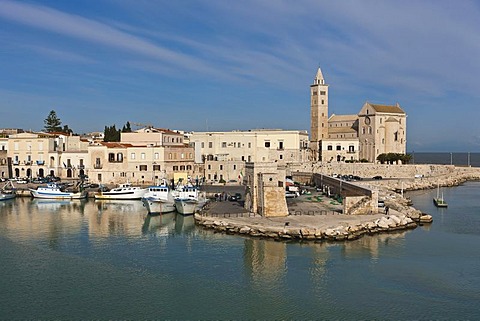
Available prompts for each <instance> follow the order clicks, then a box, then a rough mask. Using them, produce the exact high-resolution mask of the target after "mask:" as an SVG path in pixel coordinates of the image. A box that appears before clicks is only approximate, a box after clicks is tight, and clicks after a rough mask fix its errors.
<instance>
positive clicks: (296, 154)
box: [189, 129, 309, 183]
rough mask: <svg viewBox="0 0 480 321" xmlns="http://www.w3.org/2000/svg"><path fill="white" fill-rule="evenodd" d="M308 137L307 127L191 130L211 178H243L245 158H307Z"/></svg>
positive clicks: (207, 176)
mask: <svg viewBox="0 0 480 321" xmlns="http://www.w3.org/2000/svg"><path fill="white" fill-rule="evenodd" d="M308 140H309V138H308V133H307V132H306V131H297V130H280V129H257V130H248V131H231V132H192V133H190V134H189V141H190V144H191V145H192V146H194V147H195V152H196V155H197V157H198V155H200V157H201V159H202V161H203V162H204V165H205V174H204V176H205V179H206V180H207V181H208V182H215V181H225V182H229V181H230V182H232V183H235V182H241V181H242V179H243V176H244V169H245V163H246V162H276V163H279V164H288V163H301V162H305V161H308Z"/></svg>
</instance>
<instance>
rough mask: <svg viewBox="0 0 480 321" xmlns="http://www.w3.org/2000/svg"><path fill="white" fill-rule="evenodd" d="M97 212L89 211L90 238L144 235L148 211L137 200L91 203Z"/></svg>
mask: <svg viewBox="0 0 480 321" xmlns="http://www.w3.org/2000/svg"><path fill="white" fill-rule="evenodd" d="M90 203H93V204H94V208H96V210H93V209H92V210H89V211H88V233H89V235H90V236H92V237H93V236H95V237H98V236H101V237H107V236H110V235H125V236H127V237H136V236H137V237H138V236H141V235H142V228H141V227H142V225H143V222H144V218H145V215H146V214H147V211H146V209H145V208H144V207H143V204H142V202H141V201H137V200H133V201H130V200H128V201H127V200H125V201H121V200H102V201H100V200H96V201H90Z"/></svg>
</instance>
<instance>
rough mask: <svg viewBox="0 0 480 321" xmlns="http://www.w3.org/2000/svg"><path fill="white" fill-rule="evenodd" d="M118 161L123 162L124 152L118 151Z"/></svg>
mask: <svg viewBox="0 0 480 321" xmlns="http://www.w3.org/2000/svg"><path fill="white" fill-rule="evenodd" d="M117 162H119V163H121V162H123V154H122V153H117Z"/></svg>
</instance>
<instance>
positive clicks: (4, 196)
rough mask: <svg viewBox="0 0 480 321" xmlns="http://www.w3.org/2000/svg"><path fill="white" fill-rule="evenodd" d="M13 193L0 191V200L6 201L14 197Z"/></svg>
mask: <svg viewBox="0 0 480 321" xmlns="http://www.w3.org/2000/svg"><path fill="white" fill-rule="evenodd" d="M15 196H16V195H15V194H13V193H0V201H7V200H11V199H14V198H15Z"/></svg>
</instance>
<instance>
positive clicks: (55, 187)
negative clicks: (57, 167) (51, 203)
mask: <svg viewBox="0 0 480 321" xmlns="http://www.w3.org/2000/svg"><path fill="white" fill-rule="evenodd" d="M29 190H30V193H31V194H32V196H33V197H35V198H46V199H82V198H86V197H87V192H86V191H85V190H83V189H82V188H81V187H80V189H79V190H67V189H65V188H64V187H62V186H61V185H59V184H56V183H49V184H47V185H46V186H39V187H37V188H36V189H32V188H30V189H29Z"/></svg>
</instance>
